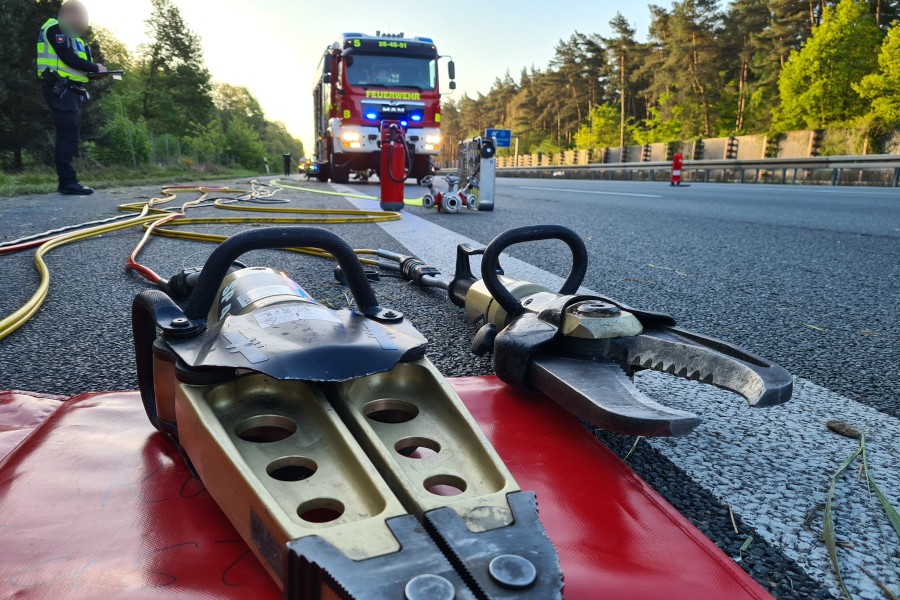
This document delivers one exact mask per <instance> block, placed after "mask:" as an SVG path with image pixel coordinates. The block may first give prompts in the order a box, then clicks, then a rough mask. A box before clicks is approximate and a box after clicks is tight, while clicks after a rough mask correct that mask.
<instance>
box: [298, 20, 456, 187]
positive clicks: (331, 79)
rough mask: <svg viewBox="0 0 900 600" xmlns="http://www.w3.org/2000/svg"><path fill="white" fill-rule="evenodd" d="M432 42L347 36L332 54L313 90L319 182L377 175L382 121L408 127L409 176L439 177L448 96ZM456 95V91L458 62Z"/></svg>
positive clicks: (450, 72)
mask: <svg viewBox="0 0 900 600" xmlns="http://www.w3.org/2000/svg"><path fill="white" fill-rule="evenodd" d="M439 58H441V57H440V56H439V55H438V52H437V48H436V47H435V45H434V42H433V41H432V40H431V38H425V37H414V38H406V37H403V34H402V33H401V34H399V35H392V34H382V33H380V32H376V34H375V35H374V36H372V35H364V34H361V33H345V34H343V35H342V36H341V38H340V39H339V40H338V41H337V42H335V43H334V44H332V45H331V46H330V47H329V48H328V50H326V52H325V54H324V56H323V57H322V60H321V62H320V63H319V81H318V83H317V84H316V86H315V88H314V89H313V106H314V113H315V114H314V117H315V134H316V144H315V155H316V162H317V163H318V165H319V171H318V175H317V176H318V178H319V180H321V181H326V180H328V179H331V180H332V181H334V182H335V183H346V182H347V181H348V180H349V178H350V173H351V172H352V171H364V172H368V171H369V170H370V169H375V170H377V169H378V168H379V164H380V153H381V148H380V144H381V141H380V140H381V135H380V133H379V128H380V125H381V122H382V121H400V123H401V125H402V126H403V127H404V128H406V130H407V133H406V140H407V146H408V150H409V156H410V158H411V159H412V160H411V164H410V165H409V177H413V178H415V179H419V180H420V179H421V178H423V177H425V176H426V175H430V174H433V173H434V164H433V157H435V156H437V155H438V154H439V153H440V150H441V141H442V140H441V131H440V125H441V90H440V78H439V76H438V59H439ZM447 67H448V75H449V80H450V82H449V85H448V88H449V89H451V90H452V89H454V88H456V83H455V82H454V81H453V79H454V78H455V73H454V66H453V61H450V62H449V63H448V65H447Z"/></svg>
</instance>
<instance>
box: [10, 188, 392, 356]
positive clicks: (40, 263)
mask: <svg viewBox="0 0 900 600" xmlns="http://www.w3.org/2000/svg"><path fill="white" fill-rule="evenodd" d="M281 188H291V189H298V190H303V191H314V192H316V193H324V194H326V195H336V196H344V195H345V194H340V193H337V192H326V191H325V190H315V189H307V188H299V187H294V186H290V185H282V184H280V183H279V182H274V183H273V185H272V186H267V185H263V184H260V183H258V182H257V181H251V182H249V189H233V188H227V187H212V186H201V187H198V186H166V187H164V188H163V189H162V192H163V194H162V197H159V198H151V199H150V200H149V201H147V202H135V203H129V204H123V205H121V206H119V210H122V211H126V212H136V213H138V214H137V215H135V216H128V215H123V216H120V217H114V218H110V219H103V220H99V221H90V222H87V223H82V224H80V225H72V226H68V227H64V228H61V229H60V230H53V231H46V232H43V233H39V234H35V235H32V236H27V237H24V238H21V239H18V240H14V241H11V242H6V243H4V244H0V255H3V254H8V253H12V252H18V251H21V250H26V249H28V248H33V247H35V246H38V249H37V251H36V252H35V255H34V264H35V268H36V270H37V272H38V275H39V277H40V282H39V284H38V288H37V290H36V291H35V292H34V294H32V296H31V297H30V298H29V299H28V300H27V301H26V302H25V304H23V305H22V306H21V307H20V308H19V309H18V310H16V311H15V312H13V313H12V314H10V315H9V316H7V317H4V318H3V319H2V320H0V340H3V339H5V338H6V337H8V336H9V335H11V334H12V333H13V332H15V331H16V330H18V329H19V328H20V327H22V326H23V325H24V324H25V323H26V322H28V320H29V319H31V317H32V316H34V314H35V313H36V312H37V311H38V310H39V309H40V307H41V305H42V304H43V303H44V301H45V300H46V298H47V295H48V293H49V290H50V271H49V269H48V267H47V264H46V262H45V261H44V256H45V255H46V254H47V253H48V252H50V251H52V250H54V249H56V248H60V247H62V246H65V245H68V244H72V243H75V242H79V241H82V240H86V239H90V238H93V237H96V236H99V235H103V234H106V233H111V232H113V231H119V230H122V229H128V228H131V227H136V226H143V227H144V229H145V231H144V234H143V236H142V237H141V239H140V241H139V242H138V244H137V245H136V246H135V248H134V250H133V251H132V252H131V254H130V255H129V256H128V258H127V260H126V263H125V266H126V268H127V269H129V270H133V271H135V272H136V273H138V274H139V275H140V276H141V277H143V278H145V279H147V280H148V281H150V282H152V283H155V284H158V283H160V281H161V278H160V276H159V275H158V274H157V273H155V272H154V271H153V270H152V269H150V268H149V267H147V266H145V265H142V264H141V263H140V262H138V256H139V254H140V252H141V250H143V248H144V247H145V246H146V244H147V242H148V240H149V239H150V236H154V235H155V236H159V237H169V238H178V239H186V240H195V241H202V242H213V243H220V242H222V241H223V240H225V239H227V237H228V236H225V235H217V234H210V233H202V232H196V231H183V230H180V229H178V228H180V227H182V226H187V225H223V224H234V225H240V224H244V225H246V224H269V225H276V224H277V225H309V224H328V225H340V224H352V223H379V222H386V221H396V220H399V219H400V218H401V216H400V213H396V212H385V211H380V210H379V211H360V210H347V209H334V210H332V209H304V208H290V207H281V206H271V205H272V204H282V203H286V202H289V201H288V200H281V199H275V198H273V196H274V195H275V194H276V193H277V192H278V191H279V190H280V189H281ZM189 193H194V194H199V196H198V197H197V198H195V199H193V200H190V201H188V202H185V203H184V204H182V205H181V207H180V208H178V209H163V208H159V207H160V205H163V204H167V203H170V202H172V201H173V200H176V199H177V197H178V194H189ZM223 194H234V196H227V197H223V196H221V195H223ZM211 195H214V196H215V198H214V199H213V198H211V197H210V196H211ZM365 198H366V199H374V198H371V197H365ZM245 203H246V204H245ZM248 204H252V206H251V205H248ZM202 206H212V207H214V208H216V209H222V210H230V211H241V212H257V213H267V214H284V215H296V216H284V217H282V216H240V217H218V218H217V217H202V218H201V217H197V218H189V217H186V216H185V215H186V213H187V211H188V210H191V209H194V208H198V207H202ZM285 250H287V251H290V252H298V253H302V254H306V255H310V256H316V257H319V258H328V259H333V258H334V257H332V256H331V255H330V254H329V253H327V252H325V251H324V250H321V249H318V248H285ZM355 252H356V253H357V254H358V255H374V254H375V253H376V251H375V250H370V249H358V250H355ZM360 260H361V262H363V263H364V264H368V265H377V262H378V261H376V260H373V259H370V258H361V259H360Z"/></svg>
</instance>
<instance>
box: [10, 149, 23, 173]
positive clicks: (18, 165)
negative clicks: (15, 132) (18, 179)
mask: <svg viewBox="0 0 900 600" xmlns="http://www.w3.org/2000/svg"><path fill="white" fill-rule="evenodd" d="M12 168H13V170H14V171H21V170H22V169H24V168H25V164H24V163H23V162H22V148H21V147H18V148H16V149H15V150H13V164H12Z"/></svg>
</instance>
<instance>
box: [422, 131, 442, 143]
mask: <svg viewBox="0 0 900 600" xmlns="http://www.w3.org/2000/svg"><path fill="white" fill-rule="evenodd" d="M425 143H426V144H440V143H441V134H439V133H432V134H430V135H426V136H425Z"/></svg>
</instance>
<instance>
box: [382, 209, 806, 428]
mask: <svg viewBox="0 0 900 600" xmlns="http://www.w3.org/2000/svg"><path fill="white" fill-rule="evenodd" d="M540 240H560V241H562V242H564V243H565V244H566V245H567V246H568V247H569V249H570V250H571V252H572V258H573V260H572V269H571V271H570V272H569V275H568V277H567V279H566V280H565V282H564V284H563V286H562V288H561V289H560V290H559V291H558V292H553V291H551V290H549V289H547V288H545V287H543V286H541V285H538V284H535V283H531V282H528V281H522V280H517V279H512V278H510V277H506V276H504V275H503V274H502V271H501V269H500V263H499V260H500V254H501V253H502V252H503V251H504V250H506V249H507V248H508V247H509V246H511V245H513V244H519V243H523V242H531V241H540ZM379 254H380V255H381V256H382V257H383V258H393V259H394V260H396V261H397V262H398V263H399V267H397V268H395V270H397V271H399V272H401V273H402V274H403V275H404V276H405V277H406V278H407V279H410V280H411V281H414V282H416V283H419V284H422V285H426V286H430V287H441V288H444V289H447V290H448V293H449V296H450V300H451V301H452V302H453V303H454V304H456V305H457V306H460V307H462V308H465V310H466V317H467V318H468V320H469V321H470V322H472V323H474V324H476V325H479V326H480V329H479V331H478V333H477V334H476V335H475V338H474V341H473V342H472V351H473V352H474V353H475V354H477V355H483V354H486V353H493V366H494V371H495V372H496V374H497V377H499V378H500V379H501V380H503V381H504V382H506V383H507V384H509V385H512V386H514V387H517V388H520V389H525V390H531V391H541V392H543V393H544V394H546V395H547V396H548V397H549V398H551V399H552V400H554V401H555V402H557V403H558V404H560V405H561V406H562V407H563V408H565V409H566V410H567V411H569V412H571V413H572V414H574V415H575V416H577V417H579V418H581V419H583V420H585V421H587V422H589V423H591V424H593V425H596V426H598V427H602V428H603V429H606V430H609V431H613V432H616V433H623V434H627V435H641V436H677V435H686V434H688V433H690V432H691V431H692V430H693V429H694V428H695V427H697V425H699V424H700V422H701V419H700V417H699V416H697V415H695V414H693V413H690V412H686V411H681V410H674V409H671V408H668V407H666V406H663V405H662V404H660V403H658V402H656V401H654V400H653V399H652V398H649V397H648V396H647V395H646V394H644V393H643V392H641V391H640V390H639V389H638V388H637V387H636V386H635V384H634V381H633V377H634V374H635V372H637V371H640V370H643V369H652V370H654V371H661V372H664V373H669V374H671V375H675V376H678V377H684V378H687V379H693V380H697V381H700V382H701V383H707V384H712V385H714V386H716V387H720V388H723V389H726V390H729V391H732V392H736V393H738V394H740V395H741V396H743V397H744V398H745V399H746V400H747V401H748V402H749V403H750V405H751V406H753V407H764V406H772V405H775V404H780V403H783V402H787V401H788V400H789V399H790V397H791V391H792V389H793V378H792V377H791V375H790V373H788V372H787V371H786V370H785V369H783V368H782V367H780V366H778V365H776V364H774V363H772V362H769V361H767V360H765V359H762V358H759V357H757V356H754V355H752V354H750V353H749V352H747V351H745V350H742V349H740V348H738V347H736V346H732V345H731V344H728V343H726V342H723V341H720V340H717V339H714V338H710V337H707V336H704V335H700V334H698V333H693V332H690V331H686V330H684V329H681V328H678V327H676V326H675V319H674V318H672V317H671V316H669V315H666V314H661V313H656V312H650V311H645V310H640V309H635V308H631V307H630V306H627V305H625V304H623V303H621V302H618V301H616V300H612V299H610V298H606V297H604V296H590V295H579V294H578V293H577V292H578V289H579V288H580V286H581V283H582V282H583V281H584V276H585V273H586V272H587V264H588V257H587V249H586V248H585V245H584V242H583V241H582V239H581V238H580V237H578V235H577V234H576V233H575V232H573V231H572V230H570V229H567V228H565V227H561V226H556V225H542V226H530V227H522V228H518V229H512V230H510V231H507V232H505V233H502V234H500V235H499V236H497V237H496V238H495V239H494V240H493V241H491V243H490V244H488V245H487V247H486V248H472V247H470V246H467V245H460V246H459V247H458V248H457V255H456V274H455V275H454V277H453V280H452V281H451V282H449V283H447V282H446V281H443V280H441V279H438V278H437V275H438V273H437V270H436V269H435V268H434V267H431V266H429V265H426V264H425V263H423V262H422V261H421V260H419V259H417V258H414V257H399V260H398V257H396V256H394V257H391V256H389V254H390V253H384V252H383V251H379ZM475 255H483V256H482V261H481V275H482V278H481V279H477V278H476V277H475V276H474V275H473V274H472V269H471V265H470V259H471V257H472V256H475Z"/></svg>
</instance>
